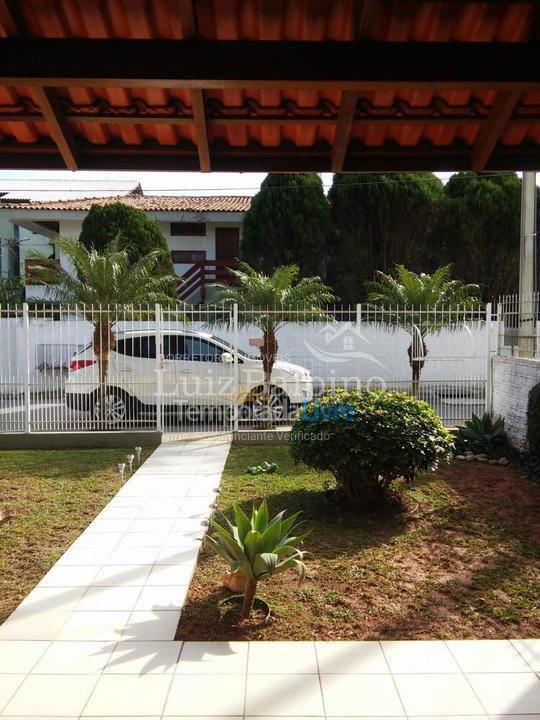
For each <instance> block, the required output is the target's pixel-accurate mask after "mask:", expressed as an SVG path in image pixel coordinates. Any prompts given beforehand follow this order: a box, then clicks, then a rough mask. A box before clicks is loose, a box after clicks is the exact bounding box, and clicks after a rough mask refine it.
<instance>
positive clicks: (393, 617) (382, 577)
mask: <svg viewBox="0 0 540 720" xmlns="http://www.w3.org/2000/svg"><path fill="white" fill-rule="evenodd" d="M262 460H268V461H273V462H277V463H278V464H279V466H280V470H279V472H278V473H277V474H275V475H266V476H265V475H262V476H261V475H259V476H251V475H247V474H246V473H245V470H246V467H247V466H249V465H253V464H258V463H259V462H261V461H262ZM329 480H330V476H329V475H326V474H324V473H317V472H313V471H311V470H308V469H306V468H305V467H303V466H298V467H296V466H295V465H294V464H293V462H292V460H291V459H290V457H289V454H288V450H287V448H286V447H264V448H263V447H257V446H248V447H238V446H234V447H233V448H232V449H231V452H230V455H229V459H228V461H227V466H226V469H225V474H224V478H223V483H222V493H221V494H220V495H219V509H220V510H221V511H222V512H225V513H227V514H228V513H229V511H230V504H231V501H232V500H236V501H238V502H240V504H241V505H242V506H243V507H244V509H245V510H250V509H251V505H252V502H255V503H258V502H259V501H260V500H261V498H262V497H263V496H265V495H266V496H267V498H268V501H269V505H270V510H271V512H274V513H275V512H278V511H280V510H283V509H285V508H286V509H288V510H290V511H295V510H300V509H302V510H303V511H304V517H305V519H306V520H307V521H308V527H311V528H313V533H312V535H311V536H310V537H309V538H308V539H307V540H306V544H305V549H306V550H309V551H310V552H311V553H313V555H312V556H309V557H308V558H307V559H306V563H307V566H308V576H307V579H306V581H305V582H304V584H303V585H301V586H298V584H297V582H296V580H295V576H294V575H293V574H292V573H284V574H282V575H279V576H277V577H276V578H271V579H270V580H267V581H264V582H262V583H260V585H259V588H258V594H259V595H260V596H261V597H263V598H264V599H265V600H267V602H269V603H270V606H271V608H272V611H273V614H274V616H275V617H274V619H273V621H271V623H270V624H269V625H267V626H266V627H263V628H254V627H246V626H242V625H235V624H234V622H233V621H232V620H228V619H227V615H225V617H224V618H223V619H219V617H218V613H217V609H216V606H217V602H218V601H219V600H220V599H221V598H223V597H226V596H227V595H228V594H230V592H229V591H227V590H223V588H222V586H221V580H222V577H223V574H224V571H225V564H224V561H223V560H221V558H219V557H218V556H217V555H215V554H214V553H213V552H212V550H210V549H209V548H207V549H205V550H204V551H203V554H202V555H201V558H200V561H199V565H198V568H197V571H196V573H195V576H194V579H193V581H192V584H191V587H190V591H189V596H188V601H187V604H186V606H185V609H184V611H183V614H182V619H181V621H180V625H179V628H178V633H177V637H178V638H181V639H191V640H221V639H223V640H225V639H227V640H232V639H247V638H258V639H265V640H307V639H312V638H317V639H321V640H340V639H343V640H344V639H382V638H393V639H400V638H402V639H428V638H466V637H471V638H497V637H499V638H501V637H538V635H539V633H540V612H539V603H540V568H539V564H538V559H539V557H540V523H539V517H540V486H538V485H535V484H534V483H532V482H530V481H529V480H526V479H523V478H521V477H520V476H519V474H518V473H517V472H516V471H514V470H512V469H509V468H503V467H499V466H490V465H480V464H477V463H464V462H458V461H456V462H455V463H453V464H452V465H449V466H446V467H444V468H442V469H441V470H439V471H438V472H437V473H434V474H426V475H424V476H423V477H421V478H419V479H418V480H417V481H416V482H415V484H413V486H412V487H410V488H403V493H404V502H405V506H406V508H407V510H406V512H405V513H402V514H399V513H397V512H396V511H393V512H392V511H386V512H384V513H379V514H369V515H364V516H353V515H349V514H343V513H340V512H339V511H337V510H335V509H333V508H332V507H331V506H330V505H329V504H328V503H327V502H326V501H325V497H324V489H325V481H326V482H328V481H329Z"/></svg>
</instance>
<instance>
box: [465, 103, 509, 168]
mask: <svg viewBox="0 0 540 720" xmlns="http://www.w3.org/2000/svg"><path fill="white" fill-rule="evenodd" d="M520 97H521V92H520V91H519V90H510V91H508V92H501V93H499V94H498V95H497V97H496V98H495V102H494V103H493V107H492V108H491V113H490V115H489V117H488V119H487V120H486V121H485V122H484V124H483V125H482V126H481V127H480V130H479V131H478V135H477V136H476V141H475V143H474V146H473V149H472V152H471V169H472V170H473V171H474V172H481V171H482V170H483V169H484V168H485V167H486V165H487V163H488V161H489V158H490V156H491V153H492V152H493V150H494V149H495V147H496V145H497V143H498V141H499V139H500V137H501V135H502V133H503V132H504V129H505V127H506V126H507V125H508V122H509V120H510V118H511V117H512V113H513V112H514V110H515V108H516V105H517V104H518V102H519V99H520Z"/></svg>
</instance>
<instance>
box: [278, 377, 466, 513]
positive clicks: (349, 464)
mask: <svg viewBox="0 0 540 720" xmlns="http://www.w3.org/2000/svg"><path fill="white" fill-rule="evenodd" d="M452 448H453V444H452V440H451V437H450V433H449V432H448V431H447V430H446V429H445V428H444V427H443V425H442V423H441V420H440V418H439V417H438V416H437V414H436V413H435V412H434V411H433V410H432V409H431V408H430V407H429V405H427V403H425V402H422V401H421V400H417V399H416V398H414V397H412V396H411V395H408V394H406V393H400V392H388V391H385V390H374V391H370V390H359V391H346V390H336V391H335V392H333V393H331V394H328V395H326V396H324V397H322V398H320V399H319V400H316V401H314V402H312V403H310V404H308V405H307V406H306V407H305V408H303V410H302V411H301V413H300V415H299V417H298V419H297V420H296V422H295V423H294V425H293V428H292V431H291V435H290V449H291V453H292V456H293V458H294V459H295V460H296V461H297V462H303V463H304V464H305V465H307V466H308V467H312V468H315V469H318V470H329V471H330V472H332V473H333V475H334V477H335V479H336V482H337V484H338V487H339V488H341V489H342V490H343V492H344V494H345V496H346V498H347V500H348V501H349V502H350V503H354V504H357V505H358V504H367V503H370V502H373V501H380V500H382V499H384V498H385V497H386V496H388V495H389V493H390V492H391V489H392V484H393V482H394V481H395V480H397V479H398V478H400V477H403V478H405V479H406V480H407V481H410V480H412V478H413V477H414V475H415V473H416V471H417V470H428V469H431V468H434V467H436V466H437V464H438V463H439V462H441V461H447V460H449V459H450V456H451V452H452Z"/></svg>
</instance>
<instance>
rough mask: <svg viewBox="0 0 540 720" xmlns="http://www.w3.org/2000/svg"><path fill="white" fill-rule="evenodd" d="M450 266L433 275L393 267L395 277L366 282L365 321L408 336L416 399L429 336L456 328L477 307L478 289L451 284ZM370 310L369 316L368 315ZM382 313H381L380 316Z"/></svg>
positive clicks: (384, 275) (379, 276)
mask: <svg viewBox="0 0 540 720" xmlns="http://www.w3.org/2000/svg"><path fill="white" fill-rule="evenodd" d="M451 275H452V266H451V265H444V266H443V267H440V268H439V269H438V270H436V271H435V272H434V273H433V274H432V275H428V274H426V273H420V274H417V273H414V272H412V270H407V268H405V267H404V266H403V265H396V267H395V269H394V273H393V274H391V273H388V274H387V273H383V272H381V271H378V272H377V273H376V278H377V279H376V280H375V281H373V282H366V283H365V288H366V291H367V293H368V295H367V299H368V302H369V303H370V304H371V308H368V319H371V320H372V321H375V322H381V323H382V324H385V325H387V326H390V327H392V328H402V329H403V330H406V331H407V332H408V333H409V335H410V336H411V343H410V345H409V348H408V350H407V352H408V355H409V365H410V366H411V371H412V393H413V395H418V387H419V381H420V373H421V371H422V368H423V367H424V362H425V357H426V355H427V352H428V351H427V347H426V342H425V339H426V337H427V336H428V335H432V334H435V333H438V332H440V331H441V330H443V329H445V328H446V329H452V328H457V327H459V326H460V325H461V324H462V323H463V322H464V321H465V320H467V319H470V318H471V316H472V314H471V313H469V314H468V315H467V313H468V311H473V310H475V309H476V310H477V309H478V307H479V304H480V297H479V296H480V290H479V287H478V285H472V284H469V285H467V284H464V283H462V282H461V281H460V280H452V279H451ZM370 310H371V311H372V312H370ZM381 310H382V312H381Z"/></svg>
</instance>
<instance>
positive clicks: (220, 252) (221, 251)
mask: <svg viewBox="0 0 540 720" xmlns="http://www.w3.org/2000/svg"><path fill="white" fill-rule="evenodd" d="M239 255H240V230H239V229H238V228H220V227H218V228H216V260H237V259H238V256H239Z"/></svg>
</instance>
